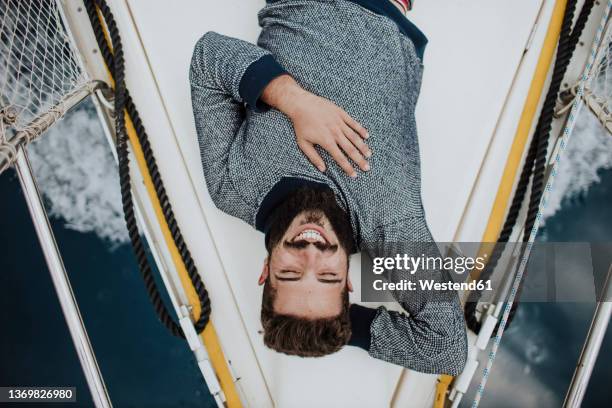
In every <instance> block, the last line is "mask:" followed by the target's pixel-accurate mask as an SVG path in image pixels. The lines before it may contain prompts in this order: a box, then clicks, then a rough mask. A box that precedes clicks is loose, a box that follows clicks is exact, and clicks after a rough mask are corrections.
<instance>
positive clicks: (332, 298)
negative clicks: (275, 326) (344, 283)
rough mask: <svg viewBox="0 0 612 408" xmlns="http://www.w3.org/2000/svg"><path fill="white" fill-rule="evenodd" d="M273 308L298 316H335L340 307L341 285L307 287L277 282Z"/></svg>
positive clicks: (282, 312)
mask: <svg viewBox="0 0 612 408" xmlns="http://www.w3.org/2000/svg"><path fill="white" fill-rule="evenodd" d="M275 289H276V299H275V302H274V310H275V311H276V312H277V313H279V314H287V315H292V316H298V317H312V318H322V317H332V316H337V315H338V313H340V310H341V308H342V297H341V293H342V287H339V286H334V285H325V284H320V285H319V287H316V288H308V287H307V286H306V285H301V284H299V283H297V282H291V283H286V282H277V284H276V285H275Z"/></svg>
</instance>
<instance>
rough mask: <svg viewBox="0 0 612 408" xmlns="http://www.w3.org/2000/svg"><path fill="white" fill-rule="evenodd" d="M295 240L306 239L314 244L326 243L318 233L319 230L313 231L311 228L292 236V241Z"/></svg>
mask: <svg viewBox="0 0 612 408" xmlns="http://www.w3.org/2000/svg"><path fill="white" fill-rule="evenodd" d="M296 241H306V242H310V243H311V244H314V243H315V242H319V243H321V244H327V241H326V240H325V238H323V236H322V235H321V234H320V233H319V231H315V230H313V229H307V230H304V231H302V232H301V233H299V234H298V235H296V236H295V237H294V238H293V242H296Z"/></svg>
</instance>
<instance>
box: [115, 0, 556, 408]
mask: <svg viewBox="0 0 612 408" xmlns="http://www.w3.org/2000/svg"><path fill="white" fill-rule="evenodd" d="M109 3H110V5H111V7H112V9H113V12H114V13H115V17H116V19H117V22H118V25H119V28H120V31H121V35H122V38H123V41H124V49H125V55H126V63H127V67H126V69H127V84H128V88H129V89H130V92H131V94H132V96H133V98H134V101H135V103H136V106H137V107H138V109H139V111H140V114H141V116H142V118H143V121H144V124H145V126H146V128H147V130H148V132H149V135H150V137H151V139H152V140H151V141H152V145H153V148H154V151H155V152H156V156H157V161H158V165H159V167H160V170H161V172H162V175H163V178H164V181H165V184H166V189H167V190H168V193H169V196H170V197H171V200H172V204H173V206H174V208H175V214H176V216H177V219H178V221H179V224H180V226H181V229H182V231H183V234H184V236H185V239H186V241H187V243H188V244H189V247H190V250H191V252H192V255H193V257H194V260H195V262H196V264H197V266H198V268H199V270H200V271H201V273H202V276H203V279H204V282H205V283H206V285H207V287H208V288H209V291H210V293H211V298H212V303H213V322H214V323H215V326H216V328H217V331H218V332H219V335H220V338H221V341H222V344H223V348H224V351H225V353H226V356H227V357H228V359H229V360H231V364H232V369H233V371H234V374H235V376H236V377H240V380H239V382H238V384H239V386H240V389H241V392H242V393H243V397H244V399H245V401H246V402H247V405H248V406H254V407H263V406H271V405H273V404H274V405H276V406H279V407H301V406H304V407H310V406H317V407H326V406H330V407H336V406H346V405H350V406H354V407H360V406H363V407H372V406H386V405H389V404H390V403H391V402H392V401H393V402H394V403H396V404H397V405H398V406H422V405H421V402H423V403H424V402H427V401H429V400H431V397H432V395H433V388H432V385H433V382H432V379H434V378H435V376H424V375H421V374H417V373H411V372H408V373H407V374H406V375H405V376H403V379H402V381H401V386H400V387H399V388H398V380H399V379H400V375H401V373H402V369H401V368H400V367H396V366H392V365H390V364H386V363H382V362H380V361H376V360H373V359H371V358H369V357H368V356H367V355H366V353H365V352H363V351H361V350H357V349H352V348H346V349H345V350H343V351H341V352H339V353H337V354H335V355H332V356H329V357H325V358H321V359H299V358H291V357H287V356H283V355H279V354H277V353H274V352H271V351H269V350H267V349H266V348H265V347H264V346H263V342H262V341H261V336H260V334H258V331H259V330H260V323H259V305H260V301H261V292H260V288H259V287H258V286H257V285H256V281H257V277H258V274H259V270H260V267H261V263H262V261H263V259H264V256H265V253H264V247H263V239H262V236H261V234H259V233H258V232H256V231H254V230H252V229H251V228H249V227H248V226H247V225H245V224H243V223H242V222H240V221H238V220H236V219H233V218H231V217H229V216H227V215H225V214H223V213H221V212H220V211H218V210H217V209H216V208H215V207H214V205H213V204H212V202H211V200H210V197H209V196H208V193H207V192H206V188H205V183H204V179H203V175H202V170H201V164H200V156H199V149H198V145H197V142H196V135H195V127H194V123H193V116H192V111H191V102H190V95H189V83H188V68H189V61H190V58H191V52H192V49H193V45H194V44H195V42H196V40H197V39H198V38H199V37H200V36H201V35H202V34H203V33H204V32H206V31H209V30H215V31H218V32H221V33H223V34H226V35H232V36H236V37H239V38H243V39H247V40H251V41H254V39H255V38H256V35H257V33H258V26H257V19H256V13H257V10H258V9H259V8H260V7H261V6H262V5H263V1H261V0H259V1H249V2H245V1H238V0H224V1H222V2H221V1H213V0H183V1H181V2H175V3H174V4H172V5H170V6H169V3H168V2H165V1H160V0H157V1H151V0H113V1H109ZM543 3H544V4H545V6H546V7H544V9H543V10H544V11H543V12H542V13H541V14H542V15H541V16H540V18H541V19H542V20H543V22H542V23H541V24H540V25H539V29H538V31H537V32H536V36H535V39H534V46H533V47H532V48H531V49H530V51H529V52H528V53H527V54H525V58H523V51H524V49H525V45H526V43H527V41H528V38H529V35H530V32H531V30H532V27H533V25H534V23H535V21H536V19H537V18H538V13H539V12H540V8H541V6H542V4H543ZM551 5H552V1H551V0H541V1H540V0H538V1H536V0H516V1H512V2H508V1H505V0H472V1H471V2H457V1H453V0H427V1H426V2H425V1H424V2H417V3H416V9H415V10H414V12H413V13H412V14H411V18H412V19H413V21H414V22H415V23H416V24H417V25H418V26H419V27H420V28H421V29H422V30H423V32H424V33H425V34H426V35H427V36H428V38H429V40H430V42H429V45H428V48H427V51H426V54H425V67H426V69H425V74H424V81H423V86H422V96H421V99H420V100H419V103H418V107H417V123H418V127H419V140H420V144H421V155H422V163H423V181H422V184H423V199H424V202H425V209H426V213H427V218H428V221H429V224H430V227H431V230H432V232H433V235H434V237H435V238H436V239H437V240H439V241H451V240H453V239H456V238H457V237H459V238H460V239H461V240H462V241H479V240H480V238H481V236H482V232H483V230H484V228H485V224H486V222H487V218H488V214H489V211H490V208H491V203H492V201H493V198H494V196H495V193H496V191H497V185H498V182H499V178H500V174H501V171H502V169H503V166H504V164H505V159H506V155H507V151H508V147H509V145H510V143H511V142H512V138H513V136H514V130H515V126H516V122H517V119H518V117H519V115H520V112H521V109H522V103H523V101H524V98H525V95H526V93H527V88H528V86H529V81H530V80H531V74H532V72H533V67H534V65H535V61H536V60H537V56H538V53H539V50H538V48H539V46H538V41H539V42H541V40H542V37H543V34H544V31H545V30H546V25H547V22H548V16H549V12H550V9H551ZM534 50H535V51H534ZM519 67H520V70H519ZM519 71H520V72H519ZM511 88H512V92H511ZM483 166H484V168H486V171H481V170H482V168H483ZM471 197H472V198H474V197H476V198H477V200H476V199H474V200H472V202H475V203H477V204H478V205H477V206H476V205H471V204H470V198H471ZM154 234H156V232H155V231H154ZM158 239H159V238H158ZM162 247H163V245H162ZM162 253H163V250H162ZM357 262H358V260H356V259H354V260H353V263H354V264H356V263H357ZM353 266H354V265H353ZM351 273H352V274H356V273H358V269H357V268H354V267H353V268H351ZM353 282H355V283H358V282H359V278H358V276H354V278H353ZM357 293H358V292H357ZM355 300H358V297H355ZM396 388H398V392H397V393H395V390H396ZM411 390H412V391H411ZM394 393H395V398H394Z"/></svg>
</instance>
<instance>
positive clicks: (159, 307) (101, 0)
mask: <svg viewBox="0 0 612 408" xmlns="http://www.w3.org/2000/svg"><path fill="white" fill-rule="evenodd" d="M85 8H86V10H87V14H88V16H89V20H90V22H91V25H92V27H93V30H94V33H95V36H96V41H97V43H98V46H99V48H100V51H101V53H102V57H103V59H104V62H105V64H106V66H107V67H108V69H109V71H110V73H111V76H112V77H113V79H114V81H115V100H114V107H115V128H116V129H115V131H116V138H117V140H116V149H117V157H118V161H119V178H120V184H121V199H122V203H123V211H124V218H125V222H126V226H127V229H128V233H129V236H130V242H131V244H132V249H133V251H134V255H135V256H136V259H137V261H138V267H139V269H140V273H141V275H142V278H143V280H144V283H145V287H146V289H147V293H148V295H149V299H150V300H151V302H152V303H153V306H154V308H155V312H156V314H157V316H158V318H159V320H160V321H161V322H162V324H163V325H164V326H165V327H166V328H167V329H168V330H170V332H171V333H172V334H173V335H175V336H177V337H183V338H184V337H185V335H184V333H183V330H182V328H181V327H180V325H179V324H178V323H176V322H175V321H174V319H173V317H172V315H171V314H170V312H169V310H168V308H167V307H166V305H165V303H164V301H163V299H162V297H161V294H160V291H159V288H158V287H157V284H156V282H155V279H154V276H153V272H152V269H151V266H150V264H149V260H148V258H147V255H146V252H145V248H144V245H143V242H142V238H141V236H140V233H139V231H138V225H137V222H136V218H135V215H134V204H133V202H132V193H131V182H130V173H129V157H128V144H127V133H126V127H125V115H124V114H123V112H124V110H127V113H128V115H129V117H130V119H131V120H132V122H133V124H134V128H135V130H136V135H137V137H138V141H139V143H140V145H141V147H142V151H143V153H144V157H145V162H146V166H147V169H148V171H149V174H150V175H151V179H152V181H153V186H154V188H155V193H156V195H157V198H158V199H159V203H160V206H161V209H162V212H163V215H164V218H165V220H166V222H167V224H168V228H169V230H170V233H171V235H172V239H173V241H174V243H175V244H176V247H177V249H178V251H179V253H180V255H181V259H182V261H183V263H184V265H185V268H186V270H187V274H188V275H189V278H190V280H191V283H192V284H193V287H194V288H195V291H196V293H197V294H198V298H199V299H200V307H201V312H200V316H199V318H198V320H197V321H196V322H194V326H195V329H196V332H197V333H201V332H202V331H203V330H204V328H205V327H206V325H207V323H208V321H209V318H210V311H211V308H210V299H209V297H208V292H207V290H206V288H205V286H204V283H203V282H202V279H201V277H200V275H199V273H198V270H197V268H196V266H195V264H194V262H193V258H192V257H191V253H190V252H189V249H188V248H187V245H186V244H185V241H184V239H183V236H182V234H181V230H180V228H179V226H178V224H177V222H176V218H175V217H174V212H173V210H172V205H171V204H170V201H169V199H168V195H167V194H166V189H165V187H164V183H163V181H162V178H161V174H160V172H159V169H158V167H157V162H156V160H155V156H154V155H153V150H152V148H151V144H150V142H149V138H148V135H147V132H146V130H145V127H144V125H143V123H142V120H141V119H140V115H139V114H138V111H137V109H136V106H135V105H134V102H133V100H132V98H131V96H130V94H129V91H128V90H127V88H126V86H125V63H124V58H123V46H122V43H121V37H120V35H119V30H118V28H117V24H116V22H115V19H114V17H113V14H112V12H111V10H110V8H109V7H108V5H107V4H106V1H105V0H85ZM98 10H99V11H100V13H101V17H102V18H103V19H104V22H105V24H106V27H107V28H108V35H109V37H110V42H111V44H109V43H108V40H107V38H106V36H105V32H104V27H103V26H102V23H101V21H100V16H99V15H98ZM111 46H112V48H111Z"/></svg>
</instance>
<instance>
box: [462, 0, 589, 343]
mask: <svg viewBox="0 0 612 408" xmlns="http://www.w3.org/2000/svg"><path fill="white" fill-rule="evenodd" d="M576 4H577V1H576V0H569V1H568V4H567V7H566V9H565V14H564V17H563V22H562V26H561V32H560V35H559V43H558V45H557V54H556V57H555V63H554V68H553V73H552V77H551V82H550V86H549V88H548V92H547V94H546V98H545V100H544V104H543V106H542V109H541V111H540V116H539V118H538V123H537V125H536V128H535V131H534V134H533V137H532V139H531V142H530V145H529V150H528V151H527V155H526V157H525V162H524V164H523V168H522V170H521V175H520V177H519V181H518V183H517V186H516V190H515V193H514V197H513V199H512V203H511V205H510V208H509V210H508V215H507V216H506V220H505V222H504V225H503V227H502V231H501V233H500V235H499V238H498V240H497V243H498V244H496V245H495V247H494V249H493V252H492V253H491V256H490V257H489V261H488V262H487V265H486V266H485V268H484V269H483V271H482V273H481V275H480V277H479V279H483V280H487V279H489V278H490V277H491V275H492V274H493V272H494V271H495V268H496V266H497V264H498V262H499V259H500V258H501V256H502V254H503V252H504V249H505V247H506V246H505V245H504V244H505V243H507V242H508V240H509V239H510V235H511V234H512V231H513V229H514V227H515V225H516V222H517V219H518V216H519V213H520V210H521V207H522V206H523V203H524V200H525V196H526V195H527V191H528V190H529V184H530V181H531V193H530V196H529V204H528V209H527V216H526V218H525V223H524V231H523V237H522V241H523V242H527V241H528V239H529V235H530V233H531V230H532V229H533V225H534V221H535V219H536V216H537V214H538V209H539V206H540V201H541V199H542V194H543V192H544V181H545V176H546V161H547V159H548V143H549V140H550V130H551V128H552V121H553V115H554V109H555V105H556V103H557V98H558V95H559V91H560V89H561V82H562V81H563V77H564V76H565V73H566V71H567V67H568V66H569V63H570V61H571V57H572V55H573V53H574V51H575V49H576V46H577V44H578V41H579V39H580V36H581V34H582V31H583V30H584V27H585V26H586V22H587V20H588V19H589V15H590V14H591V11H592V9H593V6H594V4H595V0H586V1H585V2H584V4H583V6H582V9H581V10H580V14H579V16H578V18H577V19H576V23H575V25H574V28H573V29H572V21H573V19H574V14H575V10H576ZM522 282H523V281H521V286H520V288H522V287H523V285H522ZM520 291H521V289H519V296H520ZM481 296H482V292H481V291H478V290H475V291H473V292H471V293H470V297H469V298H468V302H467V303H466V305H465V309H464V313H465V320H466V323H467V326H468V327H469V328H470V329H471V330H472V331H473V332H474V333H479V332H480V329H481V327H482V322H481V321H480V320H479V319H478V318H477V317H476V306H477V304H478V300H479V299H480V298H481ZM518 305H519V302H516V303H514V304H513V305H512V311H511V313H510V317H509V319H508V323H507V325H508V326H509V325H510V323H511V322H512V320H513V317H514V314H515V312H516V309H517V308H518Z"/></svg>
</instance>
